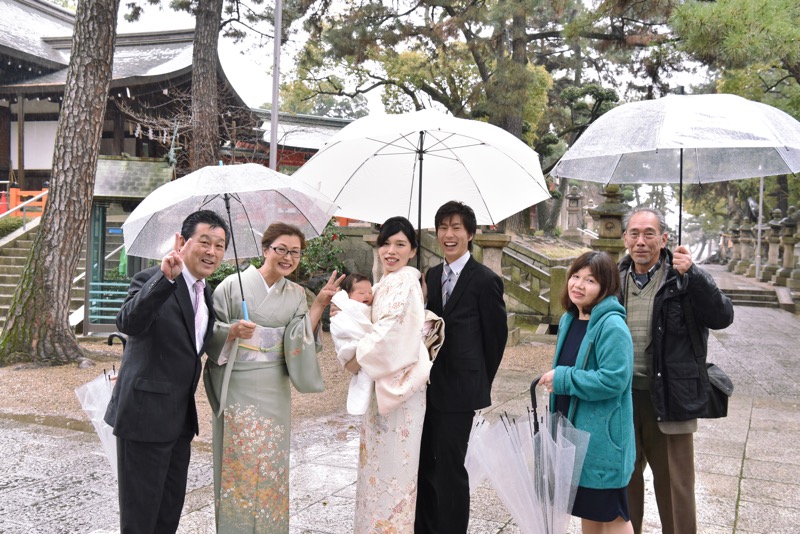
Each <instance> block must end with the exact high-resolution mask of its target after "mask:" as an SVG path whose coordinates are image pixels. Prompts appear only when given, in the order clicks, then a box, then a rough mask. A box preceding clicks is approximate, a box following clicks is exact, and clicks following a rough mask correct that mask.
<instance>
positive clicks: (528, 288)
mask: <svg viewBox="0 0 800 534" xmlns="http://www.w3.org/2000/svg"><path fill="white" fill-rule="evenodd" d="M337 233H341V234H342V235H344V236H346V237H347V239H345V240H343V241H342V242H341V245H340V246H341V247H342V248H343V249H344V253H343V256H344V258H345V261H346V264H347V265H348V269H350V270H356V271H358V272H360V273H362V274H366V275H372V277H373V279H376V278H379V277H380V266H379V265H377V256H376V255H375V254H374V244H375V237H376V234H375V233H374V232H373V231H372V228H371V227H369V226H344V227H339V228H337ZM421 242H422V246H421V249H420V254H421V256H422V261H421V266H422V270H423V271H425V270H426V269H428V267H431V266H433V265H436V264H437V263H439V262H441V261H442V256H441V252H440V251H439V244H438V242H437V241H436V235H435V234H434V233H433V232H431V231H425V232H423V233H422V238H421ZM503 245H505V246H503ZM501 251H502V252H501ZM472 253H473V255H474V256H475V259H476V260H478V261H480V262H481V263H484V264H485V265H487V266H489V267H490V268H492V269H493V270H495V271H497V270H500V271H501V272H502V276H503V283H504V286H505V293H506V297H507V298H506V300H507V305H508V311H509V312H512V313H515V314H516V316H517V320H519V321H520V322H523V323H529V324H540V323H546V324H557V323H558V320H559V318H560V317H561V314H562V313H563V312H564V310H563V309H562V308H561V291H562V290H563V288H564V285H565V283H566V273H567V268H568V267H569V264H570V263H571V262H572V260H573V259H574V258H571V257H570V258H563V259H551V258H548V257H546V256H543V255H542V254H539V253H538V252H536V251H534V250H531V249H529V248H527V247H525V246H524V245H523V244H521V243H518V242H514V241H508V236H505V235H503V234H491V233H486V234H478V235H477V236H476V238H475V241H474V247H473V251H472ZM576 255H577V254H576ZM497 263H499V265H496V264H497Z"/></svg>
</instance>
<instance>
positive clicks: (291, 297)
mask: <svg viewBox="0 0 800 534" xmlns="http://www.w3.org/2000/svg"><path fill="white" fill-rule="evenodd" d="M261 247H262V250H263V254H264V264H263V265H262V266H261V267H260V268H258V269H256V268H255V267H252V266H251V267H250V268H249V269H247V270H246V271H245V272H243V273H242V275H241V277H242V285H243V289H244V299H245V300H246V301H247V303H248V310H249V314H250V321H245V320H243V316H242V292H241V291H240V289H239V281H238V279H237V276H236V275H235V274H234V275H231V276H229V277H228V278H226V279H225V280H223V281H222V283H221V284H220V285H219V286H218V287H217V289H216V291H214V311H215V313H216V316H217V321H216V323H215V325H214V336H213V338H212V341H211V342H210V347H209V348H208V351H207V352H208V362H207V363H206V366H205V370H204V375H203V381H204V383H205V387H206V393H207V395H208V400H209V402H210V404H211V408H212V410H213V418H212V430H213V450H214V498H215V509H216V521H217V532H225V533H226V534H227V533H273V532H274V533H286V532H288V531H289V436H290V430H291V420H290V408H291V392H290V387H289V383H290V382H291V383H292V384H294V387H295V388H296V389H297V390H298V391H300V392H301V393H313V392H318V391H322V389H323V385H322V376H321V374H320V370H319V363H318V361H317V352H319V351H320V350H321V349H322V345H321V342H320V337H319V335H318V334H319V330H318V327H319V324H320V318H321V317H322V311H323V309H324V308H325V306H327V305H328V304H329V303H330V300H331V298H332V297H333V295H334V294H335V293H336V292H337V291H338V289H339V284H341V281H342V279H343V278H344V276H342V277H340V278H339V279H336V272H334V273H333V274H332V275H331V277H330V279H329V280H328V282H327V283H326V284H325V287H323V289H322V290H321V291H320V293H319V295H317V297H316V299H315V300H314V302H313V303H312V305H311V308H310V309H309V307H308V304H307V303H306V293H305V290H304V289H303V287H301V286H299V285H297V284H295V283H293V282H290V281H289V280H287V279H286V276H288V275H290V274H291V273H293V272H294V271H295V269H297V266H298V265H299V263H300V256H301V255H302V252H303V249H304V248H305V237H304V236H303V233H302V232H301V231H300V230H299V229H298V228H296V227H294V226H291V225H288V224H284V223H274V224H272V225H270V226H269V228H267V230H266V232H264V236H263V238H262V239H261Z"/></svg>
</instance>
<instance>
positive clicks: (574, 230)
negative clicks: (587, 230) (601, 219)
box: [561, 185, 583, 243]
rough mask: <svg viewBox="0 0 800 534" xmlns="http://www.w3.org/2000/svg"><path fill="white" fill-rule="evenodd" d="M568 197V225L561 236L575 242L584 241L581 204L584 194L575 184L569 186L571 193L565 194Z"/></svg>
mask: <svg viewBox="0 0 800 534" xmlns="http://www.w3.org/2000/svg"><path fill="white" fill-rule="evenodd" d="M565 198H566V199H567V227H566V228H565V229H564V231H563V232H561V237H562V238H564V239H566V240H568V241H572V242H575V243H583V234H582V233H581V231H580V228H581V226H582V225H581V222H582V221H581V205H582V202H581V200H583V195H581V194H580V193H579V192H578V187H577V186H575V185H573V186H572V187H570V188H569V193H567V194H566V195H565Z"/></svg>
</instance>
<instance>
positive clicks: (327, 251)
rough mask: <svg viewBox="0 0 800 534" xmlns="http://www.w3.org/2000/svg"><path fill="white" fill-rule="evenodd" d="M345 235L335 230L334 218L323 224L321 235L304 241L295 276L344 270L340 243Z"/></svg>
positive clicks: (311, 275) (327, 273)
mask: <svg viewBox="0 0 800 534" xmlns="http://www.w3.org/2000/svg"><path fill="white" fill-rule="evenodd" d="M343 239H346V236H344V235H342V234H340V233H338V232H337V231H336V223H335V219H331V220H330V222H328V225H327V226H325V231H324V232H322V235H320V236H319V237H315V238H314V239H309V240H308V241H306V249H305V251H304V252H303V257H302V258H301V259H300V267H299V268H298V270H297V271H298V272H297V277H298V279H300V280H306V279H308V278H311V277H314V276H320V275H330V274H331V273H332V272H333V271H334V270H336V271H338V272H340V273H341V272H343V271H344V264H343V263H342V260H341V254H342V252H343V249H342V247H341V246H340V243H341V242H342V240H343Z"/></svg>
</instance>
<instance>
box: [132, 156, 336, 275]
mask: <svg viewBox="0 0 800 534" xmlns="http://www.w3.org/2000/svg"><path fill="white" fill-rule="evenodd" d="M201 209H206V210H212V211H215V212H217V213H218V214H219V215H220V216H221V217H222V218H223V219H225V220H226V221H227V220H228V217H229V213H230V218H231V226H232V228H231V232H232V234H233V235H232V237H233V242H234V243H235V244H236V247H229V248H228V250H227V251H226V253H225V258H226V259H232V258H234V256H235V255H236V256H238V257H237V258H236V259H237V260H238V258H256V257H259V256H261V241H260V237H261V234H262V232H263V231H264V230H265V229H266V228H267V226H269V225H270V223H273V222H276V221H281V222H286V223H290V224H294V225H295V226H297V227H299V228H300V230H302V231H303V233H304V234H305V235H306V237H307V238H312V237H317V236H319V235H320V234H321V233H322V232H323V231H324V229H325V225H326V224H328V222H329V221H330V220H331V217H332V216H333V214H334V212H336V209H337V207H336V206H335V205H334V204H333V202H331V200H330V199H328V198H327V197H325V196H324V195H323V194H322V193H320V192H319V191H317V190H316V189H314V188H312V187H309V186H308V185H306V184H304V183H302V182H300V181H298V180H296V179H294V178H293V177H291V176H287V175H285V174H281V173H279V172H275V171H273V170H271V169H269V168H267V167H264V166H263V165H258V164H255V163H246V164H244V165H225V166H221V165H220V166H209V167H203V168H202V169H199V170H197V171H195V172H193V173H191V174H187V175H186V176H184V177H183V178H178V179H177V180H174V181H172V182H169V183H167V184H164V185H162V186H161V187H159V188H158V189H156V190H155V191H153V192H152V193H150V194H149V195H147V197H146V198H145V199H144V200H142V202H141V203H140V204H139V205H138V206H137V207H136V209H134V210H133V212H131V214H130V216H129V217H128V219H127V220H126V221H125V223H124V224H123V225H122V232H123V235H124V239H125V249H126V253H127V255H128V256H139V257H142V258H152V259H161V258H163V257H164V256H165V255H166V254H167V252H169V251H170V250H171V249H172V246H173V244H174V242H175V232H176V231H178V230H179V229H180V226H181V223H182V222H183V219H185V218H186V216H187V215H189V214H190V213H192V212H194V211H197V210H201Z"/></svg>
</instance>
